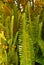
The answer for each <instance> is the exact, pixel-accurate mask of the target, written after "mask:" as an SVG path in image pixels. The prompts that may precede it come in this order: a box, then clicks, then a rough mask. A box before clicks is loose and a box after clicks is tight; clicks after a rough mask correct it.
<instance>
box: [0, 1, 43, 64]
mask: <svg viewBox="0 0 44 65" xmlns="http://www.w3.org/2000/svg"><path fill="white" fill-rule="evenodd" d="M0 4H1V3H0ZM7 5H8V6H9V7H10V9H11V13H10V14H9V15H7V16H6V13H7V14H8V12H4V11H6V6H5V4H3V3H2V4H1V7H0V65H18V63H19V62H20V65H35V62H38V63H40V64H42V65H44V41H43V40H42V38H41V31H42V25H43V22H44V15H43V14H44V10H43V13H42V19H40V15H36V16H34V17H33V20H31V16H30V15H31V12H30V11H31V6H30V2H27V5H26V7H25V9H24V11H23V12H21V11H20V10H19V9H18V8H17V6H16V5H15V4H10V5H9V4H7ZM3 6H5V9H3ZM40 20H41V22H40ZM14 31H15V32H14Z"/></svg>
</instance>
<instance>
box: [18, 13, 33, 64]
mask: <svg viewBox="0 0 44 65" xmlns="http://www.w3.org/2000/svg"><path fill="white" fill-rule="evenodd" d="M18 39H19V44H20V45H21V46H22V47H21V49H20V65H34V50H31V49H32V48H33V41H32V39H31V38H30V36H29V33H28V31H27V30H26V17H25V13H23V14H22V22H21V27H20V30H19V38H18Z"/></svg>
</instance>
